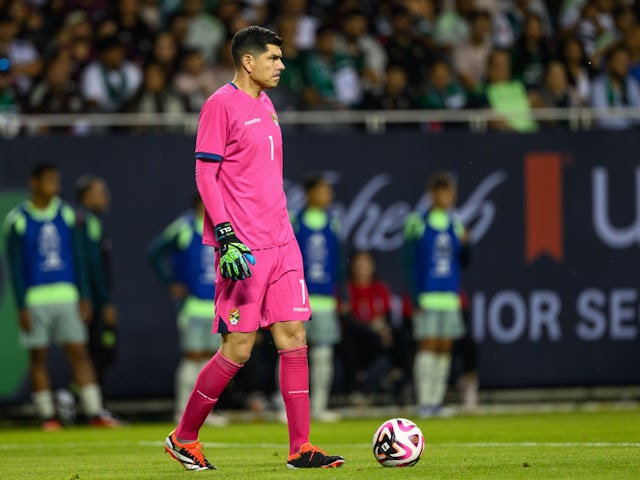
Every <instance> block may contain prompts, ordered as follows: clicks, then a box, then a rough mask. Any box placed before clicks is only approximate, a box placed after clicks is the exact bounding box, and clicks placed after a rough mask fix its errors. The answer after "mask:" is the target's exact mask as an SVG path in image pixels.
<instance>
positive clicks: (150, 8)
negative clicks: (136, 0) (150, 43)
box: [139, 0, 162, 32]
mask: <svg viewBox="0 0 640 480" xmlns="http://www.w3.org/2000/svg"><path fill="white" fill-rule="evenodd" d="M158 3H159V2H158V0H140V10H139V15H140V18H141V19H142V20H143V21H144V23H146V24H147V26H148V27H149V28H150V29H151V30H152V31H154V32H158V31H160V28H161V26H162V16H161V12H160V8H159V6H158Z"/></svg>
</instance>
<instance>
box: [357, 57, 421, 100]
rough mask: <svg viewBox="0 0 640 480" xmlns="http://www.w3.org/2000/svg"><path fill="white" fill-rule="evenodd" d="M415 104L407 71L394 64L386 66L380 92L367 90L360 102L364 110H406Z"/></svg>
mask: <svg viewBox="0 0 640 480" xmlns="http://www.w3.org/2000/svg"><path fill="white" fill-rule="evenodd" d="M415 106H416V105H415V101H414V99H413V97H412V96H411V92H410V91H409V84H408V80H407V72H406V71H405V69H404V68H403V67H402V66H400V65H394V64H390V65H389V66H388V67H387V71H386V74H385V82H384V87H383V89H382V92H381V93H374V92H369V93H368V94H367V95H365V97H364V99H363V101H362V104H361V108H363V109H365V110H408V109H410V108H415Z"/></svg>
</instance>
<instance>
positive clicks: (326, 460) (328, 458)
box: [287, 443, 344, 468]
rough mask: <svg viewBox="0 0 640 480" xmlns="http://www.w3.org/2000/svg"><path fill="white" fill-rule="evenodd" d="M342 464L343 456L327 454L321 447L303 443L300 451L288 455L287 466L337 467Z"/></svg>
mask: <svg viewBox="0 0 640 480" xmlns="http://www.w3.org/2000/svg"><path fill="white" fill-rule="evenodd" d="M343 464H344V458H342V457H340V456H338V455H327V452H325V451H324V450H322V449H321V448H318V447H314V446H313V445H311V444H310V443H305V444H304V445H302V446H301V447H300V451H299V452H298V453H296V454H294V455H291V456H290V457H289V461H288V462H287V468H337V467H341V466H342V465H343Z"/></svg>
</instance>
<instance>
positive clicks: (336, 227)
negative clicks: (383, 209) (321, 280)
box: [330, 215, 349, 314]
mask: <svg viewBox="0 0 640 480" xmlns="http://www.w3.org/2000/svg"><path fill="white" fill-rule="evenodd" d="M330 222H331V223H330V225H331V231H332V232H333V234H334V235H335V238H336V244H337V254H336V261H337V265H336V287H337V288H336V290H337V295H338V305H339V306H340V313H341V314H344V313H347V312H348V311H349V301H348V298H349V293H348V292H347V248H346V245H345V243H344V242H343V241H342V237H341V230H342V229H341V225H340V220H339V219H338V217H337V216H335V215H331V217H330Z"/></svg>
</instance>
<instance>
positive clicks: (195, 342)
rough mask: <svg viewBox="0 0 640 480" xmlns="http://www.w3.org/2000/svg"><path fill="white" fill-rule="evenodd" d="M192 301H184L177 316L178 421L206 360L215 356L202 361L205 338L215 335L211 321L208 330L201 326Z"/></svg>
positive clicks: (176, 378) (176, 405) (176, 393)
mask: <svg viewBox="0 0 640 480" xmlns="http://www.w3.org/2000/svg"><path fill="white" fill-rule="evenodd" d="M190 303H191V302H190V301H189V299H187V300H186V301H185V302H184V305H183V306H182V308H181V309H180V312H179V313H178V318H177V326H178V335H179V342H180V351H181V352H182V359H181V360H180V363H179V364H178V368H177V369H176V376H175V418H176V422H179V421H180V417H181V416H182V412H183V411H184V409H185V407H186V405H187V401H188V400H189V395H191V391H192V390H193V386H194V385H195V384H196V379H197V378H198V374H199V373H200V370H201V369H202V368H204V366H205V364H206V361H208V360H209V359H210V358H211V357H212V356H213V355H211V356H209V357H207V359H206V361H204V362H203V361H202V350H203V349H204V348H203V345H204V342H205V338H207V337H210V336H213V335H212V333H211V322H209V328H208V329H207V331H203V330H202V328H200V322H199V318H197V317H196V316H195V315H193V312H192V311H191V308H190V307H189V306H190ZM211 303H213V302H211ZM212 313H213V305H211V307H210V311H209V315H210V316H211V314H212ZM216 350H217V349H216Z"/></svg>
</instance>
